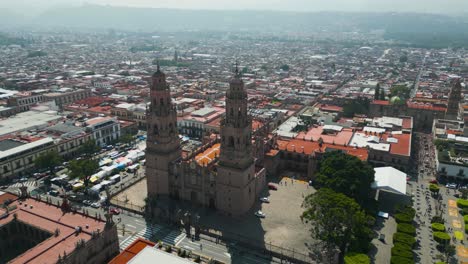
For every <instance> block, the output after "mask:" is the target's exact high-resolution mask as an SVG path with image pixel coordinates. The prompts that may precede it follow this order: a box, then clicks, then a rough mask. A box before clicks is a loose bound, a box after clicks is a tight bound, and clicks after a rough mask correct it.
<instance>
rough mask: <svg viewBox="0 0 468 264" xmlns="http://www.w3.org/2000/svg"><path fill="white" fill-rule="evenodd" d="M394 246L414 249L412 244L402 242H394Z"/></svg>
mask: <svg viewBox="0 0 468 264" xmlns="http://www.w3.org/2000/svg"><path fill="white" fill-rule="evenodd" d="M393 248H397V249H398V250H410V251H411V250H412V248H411V246H410V245H408V244H405V243H401V242H395V243H393Z"/></svg>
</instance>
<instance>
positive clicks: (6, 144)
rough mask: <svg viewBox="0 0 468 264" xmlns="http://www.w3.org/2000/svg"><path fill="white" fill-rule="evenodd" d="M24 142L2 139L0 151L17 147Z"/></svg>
mask: <svg viewBox="0 0 468 264" xmlns="http://www.w3.org/2000/svg"><path fill="white" fill-rule="evenodd" d="M24 144H25V143H23V142H19V141H16V140H11V139H6V140H2V141H0V151H6V150H9V149H12V148H16V147H19V146H21V145H24Z"/></svg>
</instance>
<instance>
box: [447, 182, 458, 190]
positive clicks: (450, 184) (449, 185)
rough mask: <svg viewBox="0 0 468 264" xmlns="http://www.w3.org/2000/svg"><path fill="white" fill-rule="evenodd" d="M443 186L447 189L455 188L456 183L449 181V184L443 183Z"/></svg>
mask: <svg viewBox="0 0 468 264" xmlns="http://www.w3.org/2000/svg"><path fill="white" fill-rule="evenodd" d="M445 187H447V188H449V189H456V188H457V185H456V184H455V183H449V184H447V185H445Z"/></svg>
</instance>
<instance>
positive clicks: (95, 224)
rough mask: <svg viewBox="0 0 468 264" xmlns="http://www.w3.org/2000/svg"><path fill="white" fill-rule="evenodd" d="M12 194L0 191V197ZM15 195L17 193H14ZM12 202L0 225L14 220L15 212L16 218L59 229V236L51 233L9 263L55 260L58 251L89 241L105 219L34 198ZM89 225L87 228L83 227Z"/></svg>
mask: <svg viewBox="0 0 468 264" xmlns="http://www.w3.org/2000/svg"><path fill="white" fill-rule="evenodd" d="M5 197H7V198H11V197H12V194H3V195H0V201H1V200H4V199H6V198H5ZM13 197H14V198H15V199H17V197H16V196H14V195H13ZM12 205H16V206H17V208H16V209H14V210H12V211H10V214H9V215H8V216H7V217H6V218H3V219H1V220H0V226H2V225H4V224H6V223H8V222H10V221H12V220H13V215H15V214H16V216H17V218H18V219H19V220H21V221H22V222H24V223H26V224H28V225H31V226H35V227H38V228H40V229H43V230H46V231H48V232H50V233H52V234H54V232H55V230H56V229H58V230H59V231H60V233H59V235H58V236H53V235H52V236H51V237H49V238H48V239H46V240H44V241H43V242H41V243H39V244H38V245H36V246H35V247H33V248H31V249H29V250H28V251H26V252H24V253H23V254H21V255H20V256H18V257H16V258H15V259H13V260H11V261H10V262H9V263H11V264H16V263H18V264H19V263H55V262H56V261H57V258H58V254H63V252H66V253H67V254H69V253H71V252H73V251H74V250H75V249H76V243H77V242H78V241H79V240H80V239H84V240H85V241H88V240H90V239H91V234H92V232H93V231H97V230H98V229H99V230H101V231H102V230H104V227H105V222H104V221H101V220H97V219H94V218H92V217H87V216H84V215H82V214H79V213H75V214H73V213H66V214H64V213H63V212H62V210H61V209H60V208H58V207H56V206H54V205H48V204H46V203H44V202H41V201H37V200H34V199H26V200H25V201H23V202H21V204H20V201H18V200H15V201H14V202H13V203H12ZM85 225H88V228H85ZM77 226H81V227H82V232H80V233H79V234H78V235H74V233H75V227H77Z"/></svg>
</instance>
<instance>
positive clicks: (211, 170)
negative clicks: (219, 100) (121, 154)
mask: <svg viewBox="0 0 468 264" xmlns="http://www.w3.org/2000/svg"><path fill="white" fill-rule="evenodd" d="M226 109H227V111H228V112H227V114H226V116H225V118H224V119H223V120H222V122H221V133H220V138H219V137H218V136H214V137H213V138H211V140H210V141H209V142H208V143H206V144H205V145H203V146H201V147H198V148H195V149H193V150H191V151H190V152H189V153H186V152H182V150H181V146H180V140H179V136H178V130H177V113H176V108H175V106H174V105H173V103H172V101H171V95H170V90H169V86H168V85H167V83H166V80H165V75H164V73H162V72H161V71H160V69H159V68H158V70H157V72H156V73H154V74H153V76H152V85H151V105H150V108H149V111H148V114H147V116H148V121H147V124H148V137H147V151H146V173H147V183H148V196H149V197H155V196H157V197H161V196H166V197H169V198H171V199H175V200H178V199H182V200H185V201H190V202H191V203H192V204H194V205H201V206H205V207H209V208H215V209H217V210H219V211H221V212H223V213H225V214H227V215H231V216H241V215H243V214H245V213H246V212H247V211H248V210H249V209H250V208H251V207H252V206H253V204H254V202H255V201H256V198H257V197H258V195H259V193H260V191H261V190H262V189H263V188H264V187H265V186H266V183H265V169H264V168H262V167H256V166H255V165H256V163H255V158H254V155H253V143H252V142H253V141H252V119H251V117H250V116H249V115H248V113H247V93H246V91H245V88H244V83H243V81H242V80H241V78H240V74H239V73H238V72H237V71H236V74H235V76H234V78H232V80H231V81H230V87H229V89H228V91H227V92H226ZM205 112H209V113H205ZM210 113H211V110H209V111H208V110H203V113H201V114H205V115H209V114H210ZM182 154H183V155H182ZM262 155H263V153H262ZM150 200H151V199H150ZM160 204H161V203H160Z"/></svg>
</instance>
